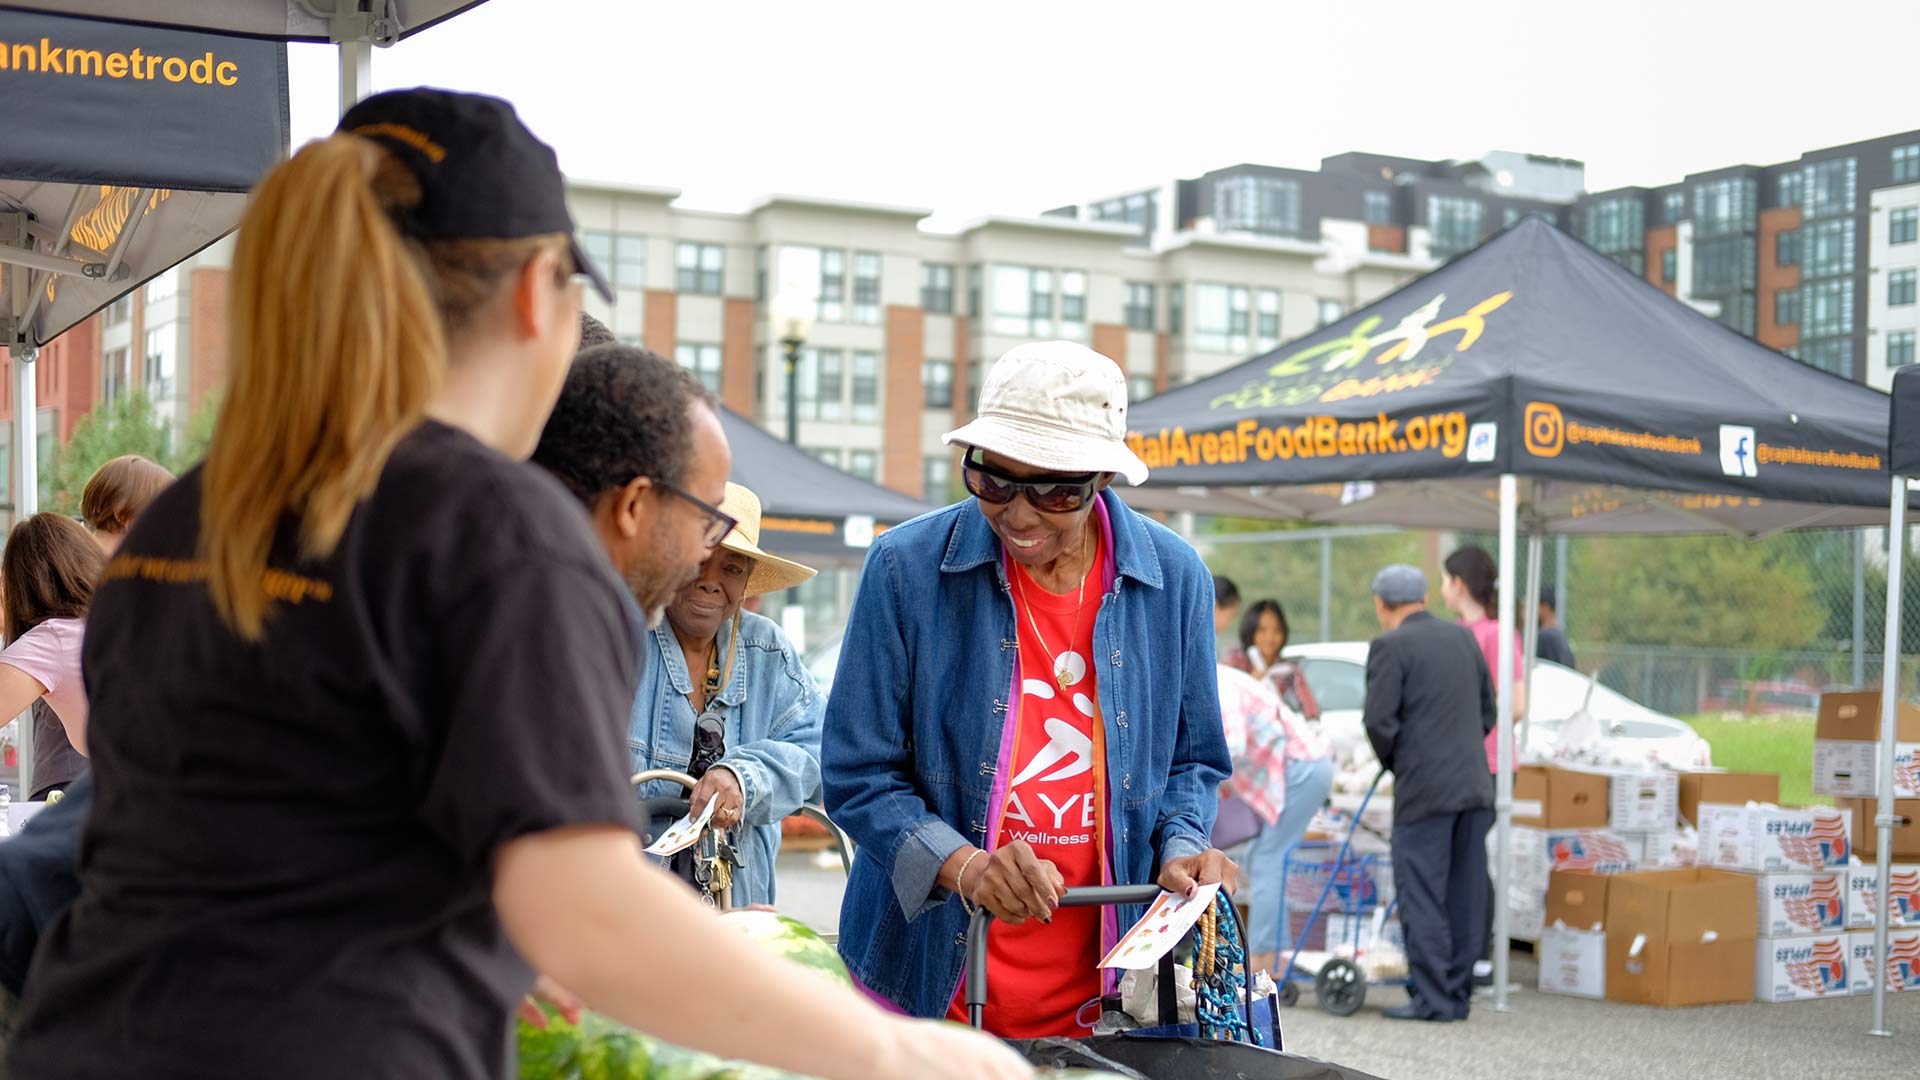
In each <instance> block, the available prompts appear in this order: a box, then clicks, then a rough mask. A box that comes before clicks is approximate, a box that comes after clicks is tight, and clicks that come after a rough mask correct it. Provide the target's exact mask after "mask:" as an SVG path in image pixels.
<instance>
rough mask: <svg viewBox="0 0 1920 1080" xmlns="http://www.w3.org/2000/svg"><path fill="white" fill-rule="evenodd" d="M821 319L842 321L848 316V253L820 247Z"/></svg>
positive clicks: (837, 249)
mask: <svg viewBox="0 0 1920 1080" xmlns="http://www.w3.org/2000/svg"><path fill="white" fill-rule="evenodd" d="M819 306H820V321H821V322H842V321H844V320H845V319H846V317H847V253H846V252H845V251H842V250H840V249H839V248H821V249H820V305H819Z"/></svg>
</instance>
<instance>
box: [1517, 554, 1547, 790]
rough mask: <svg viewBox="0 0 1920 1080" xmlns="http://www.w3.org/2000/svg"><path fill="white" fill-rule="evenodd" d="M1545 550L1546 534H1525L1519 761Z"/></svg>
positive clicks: (1529, 714)
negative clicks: (1524, 697) (1542, 560)
mask: <svg viewBox="0 0 1920 1080" xmlns="http://www.w3.org/2000/svg"><path fill="white" fill-rule="evenodd" d="M1545 550H1546V538H1545V537H1543V536H1541V535H1540V534H1539V533H1537V532H1535V533H1529V534H1528V535H1527V595H1526V601H1525V603H1526V606H1525V607H1523V608H1521V609H1520V622H1521V625H1523V626H1525V627H1526V628H1527V631H1526V634H1525V635H1524V636H1522V637H1521V639H1520V640H1521V644H1522V647H1521V649H1520V655H1521V656H1522V657H1524V658H1525V659H1526V664H1525V666H1524V670H1523V671H1522V672H1521V674H1520V679H1519V682H1520V685H1521V686H1522V687H1524V688H1525V689H1526V692H1527V693H1526V699H1525V701H1524V702H1522V704H1523V705H1525V708H1523V709H1521V710H1520V730H1519V733H1518V734H1516V735H1515V736H1514V753H1513V756H1514V760H1515V764H1518V763H1519V757H1520V748H1521V747H1524V746H1526V745H1527V722H1528V721H1530V720H1532V719H1533V662H1534V660H1535V658H1537V657H1538V656H1539V655H1540V559H1541V557H1542V555H1543V554H1544V553H1545Z"/></svg>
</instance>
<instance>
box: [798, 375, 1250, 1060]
mask: <svg viewBox="0 0 1920 1080" xmlns="http://www.w3.org/2000/svg"><path fill="white" fill-rule="evenodd" d="M1126 392H1127V386H1126V379H1125V376H1124V375H1122V373H1121V371H1120V369H1119V368H1118V366H1116V365H1115V364H1114V363H1113V361H1111V360H1109V359H1107V358H1106V357H1104V356H1101V355H1099V354H1098V353H1095V352H1093V351H1092V350H1090V349H1088V348H1086V347H1085V346H1081V345H1076V344H1072V343H1069V342H1048V343H1043V344H1030V345H1023V346H1020V347H1018V348H1015V349H1014V350H1012V351H1011V352H1009V353H1008V354H1007V355H1006V356H1004V357H1003V358H1001V360H1000V361H999V362H998V363H997V364H995V365H994V367H993V370H992V371H991V372H990V373H989V374H988V375H987V378H986V381H985V384H984V386H983V388H982V393H981V398H980V419H979V420H976V421H975V422H974V423H972V424H970V425H968V426H967V427H965V428H962V429H960V430H959V431H955V432H952V433H950V434H948V435H947V436H946V441H947V442H948V443H949V444H959V445H961V446H963V447H964V448H965V449H966V458H965V461H964V468H965V476H966V481H967V487H968V490H969V491H970V492H971V493H972V494H973V495H974V496H975V498H974V499H973V500H970V501H968V502H964V503H961V504H958V505H956V506H951V507H948V508H947V509H945V510H941V511H937V512H935V513H933V514H929V515H927V516H925V517H922V518H919V519H917V520H915V521H912V522H908V523H907V524H905V525H901V526H897V527H895V528H893V529H891V530H888V531H887V532H886V533H884V534H883V535H881V536H880V537H879V538H878V539H877V540H876V541H875V542H874V545H873V550H872V551H871V553H870V554H869V555H868V558H867V565H866V571H865V573H864V575H863V576H862V578H861V582H860V589H859V593H858V595H857V597H856V598H855V600H854V606H853V612H852V615H851V619H850V622H849V624H848V627H847V633H846V639H845V643H844V645H843V647H842V649H841V654H840V667H839V670H838V672H837V673H836V676H835V679H834V688H833V697H832V700H831V701H830V702H829V704H828V709H827V722H826V736H825V739H824V741H823V747H822V765H823V770H822V772H823V778H824V781H825V791H826V801H827V810H828V812H829V813H830V814H832V815H833V817H834V820H835V821H836V822H837V823H838V824H839V825H840V826H841V827H842V828H844V829H845V830H846V831H847V832H848V833H849V834H850V835H851V836H852V837H853V839H854V840H855V841H856V842H858V844H859V845H860V854H859V857H858V858H856V859H855V860H854V865H853V877H852V880H851V881H850V882H849V883H848V886H847V893H846V899H845V902H844V903H843V905H842V908H841V916H840V949H841V953H842V955H843V956H844V957H845V958H846V961H847V964H848V966H849V968H850V969H851V970H852V972H853V974H854V975H855V977H856V978H857V979H858V980H859V982H860V983H861V984H862V985H863V986H864V987H865V988H866V989H867V990H868V991H869V992H870V993H872V994H873V995H875V996H877V997H879V998H881V999H884V1000H886V1001H889V1002H891V1003H892V1004H893V1005H894V1006H895V1007H897V1008H899V1009H902V1010H904V1011H906V1012H908V1013H911V1014H913V1015H915V1016H922V1017H940V1016H949V1017H954V1016H958V1017H964V1009H962V1008H960V1007H959V1006H958V1004H957V1003H956V1000H955V998H956V991H957V989H958V987H959V985H960V979H961V968H962V964H963V960H964V951H965V950H964V946H965V941H966V930H967V921H968V917H969V913H970V912H971V911H972V910H973V909H974V908H976V907H984V908H986V909H987V910H989V911H991V912H992V913H993V914H994V915H995V916H996V918H997V920H998V922H997V924H996V926H995V928H994V931H993V933H992V934H991V935H990V937H989V940H988V946H989V953H988V961H987V963H988V968H989V973H990V975H989V988H990V995H989V996H990V1000H989V1002H988V1009H987V1016H986V1026H987V1029H988V1030H989V1031H992V1032H994V1033H995V1034H1000V1035H1005V1036H1009V1037H1020V1036H1029V1035H1051V1034H1062V1035H1074V1034H1084V1033H1085V1032H1086V1031H1087V1029H1088V1028H1089V1027H1090V1026H1091V1025H1092V1024H1093V1023H1094V1022H1095V1020H1096V1019H1097V1018H1098V1016H1099V1012H1100V1009H1099V999H1100V997H1101V996H1102V993H1103V991H1110V989H1111V987H1110V986H1109V985H1107V984H1105V983H1104V982H1103V980H1102V977H1101V975H1100V974H1099V970H1098V962H1099V959H1100V957H1101V955H1102V954H1103V953H1104V951H1105V949H1106V947H1107V946H1109V945H1111V943H1112V942H1113V940H1114V939H1115V938H1116V936H1117V931H1118V929H1119V928H1120V927H1121V926H1123V925H1127V924H1130V923H1131V922H1132V921H1133V920H1134V919H1135V918H1137V917H1138V914H1139V912H1138V911H1137V910H1135V911H1125V912H1118V913H1114V912H1107V913H1102V912H1100V911H1098V910H1097V909H1089V908H1071V907H1068V908H1063V907H1060V905H1059V901H1060V898H1061V897H1062V896H1063V895H1064V894H1065V893H1067V892H1069V891H1071V890H1072V889H1073V888H1074V887H1076V886H1083V885H1098V884H1101V883H1116V884H1146V883H1151V882H1158V883H1159V884H1161V885H1162V886H1163V887H1165V888H1168V889H1173V890H1177V891H1180V892H1183V893H1189V894H1190V893H1191V892H1192V890H1193V889H1195V888H1196V887H1197V886H1198V885H1203V884H1209V883H1212V882H1217V881H1223V880H1224V881H1225V883H1226V884H1227V885H1228V887H1229V888H1230V887H1231V886H1232V884H1233V877H1234V873H1235V871H1234V868H1233V865H1232V863H1230V862H1228V861H1227V859H1226V857H1225V856H1224V855H1222V854H1221V853H1220V852H1218V851H1215V850H1212V849H1211V848H1210V846H1209V842H1208V835H1209V833H1210V831H1211V829H1212V826H1213V817H1214V809H1215V805H1216V795H1215V791H1216V789H1217V788H1218V786H1219V784H1220V781H1221V780H1222V779H1223V778H1224V777H1225V776H1226V774H1227V772H1228V770H1229V769H1230V767H1231V766H1230V763H1229V758H1228V754H1227V747H1226V743H1225V738H1224V734H1223V732H1222V730H1221V725H1220V705H1219V696H1218V687H1217V684H1216V680H1215V677H1214V639H1213V628H1212V623H1211V619H1212V614H1213V581H1212V578H1211V576H1210V575H1209V574H1208V572H1207V570H1206V568H1205V567H1204V566H1203V565H1201V562H1200V558H1199V556H1198V555H1196V554H1195V553H1194V551H1193V549H1192V547H1190V546H1189V545H1188V544H1187V543H1186V542H1185V541H1183V540H1181V539H1180V538H1179V537H1177V536H1175V535H1174V534H1173V533H1172V532H1171V531H1169V530H1167V529H1166V528H1164V527H1162V526H1160V525H1158V524H1156V523H1154V522H1152V521H1149V520H1147V519H1145V518H1143V517H1140V516H1139V515H1136V514H1135V513H1133V512H1132V511H1130V510H1128V509H1127V507H1126V506H1125V505H1124V504H1122V503H1121V501H1120V500H1119V499H1118V498H1117V497H1115V495H1114V494H1113V493H1112V492H1111V491H1108V490H1106V489H1107V487H1108V485H1109V484H1110V483H1111V481H1112V479H1113V477H1114V476H1115V475H1116V474H1118V475H1121V476H1124V477H1125V478H1126V479H1127V480H1128V482H1129V483H1135V484H1137V483H1139V482H1141V481H1142V480H1144V479H1145V478H1146V466H1145V465H1144V464H1143V463H1142V462H1141V461H1140V459H1139V458H1138V457H1137V456H1136V455H1134V454H1133V452H1132V451H1130V450H1128V449H1127V447H1126V444H1125V441H1124V440H1125V436H1126V404H1127V402H1126Z"/></svg>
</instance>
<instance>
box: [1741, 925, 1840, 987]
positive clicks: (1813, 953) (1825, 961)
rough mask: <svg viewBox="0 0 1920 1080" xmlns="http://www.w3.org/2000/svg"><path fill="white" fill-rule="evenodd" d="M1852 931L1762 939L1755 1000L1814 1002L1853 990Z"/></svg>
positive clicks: (1757, 954)
mask: <svg viewBox="0 0 1920 1080" xmlns="http://www.w3.org/2000/svg"><path fill="white" fill-rule="evenodd" d="M1852 952H1853V940H1852V935H1851V934H1811V935H1806V936H1803V937H1787V938H1761V939H1760V941H1759V943H1758V945H1757V946H1756V948H1755V950H1754V960H1753V1000H1755V1001H1810V1000H1812V999H1814V998H1825V997H1844V996H1846V995H1847V994H1851V993H1852V992H1853V987H1852V984H1851V983H1850V982H1849V980H1848V975H1847V961H1848V959H1849V957H1850V956H1851V954H1852Z"/></svg>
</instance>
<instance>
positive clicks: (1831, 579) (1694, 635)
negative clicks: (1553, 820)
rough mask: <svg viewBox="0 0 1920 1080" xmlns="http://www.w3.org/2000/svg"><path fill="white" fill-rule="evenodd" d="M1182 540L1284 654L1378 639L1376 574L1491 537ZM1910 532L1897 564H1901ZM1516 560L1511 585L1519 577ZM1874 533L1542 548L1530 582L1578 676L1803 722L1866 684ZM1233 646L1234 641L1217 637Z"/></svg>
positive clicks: (1206, 529)
mask: <svg viewBox="0 0 1920 1080" xmlns="http://www.w3.org/2000/svg"><path fill="white" fill-rule="evenodd" d="M1219 528H1220V526H1219V525H1218V524H1214V525H1211V526H1210V525H1208V524H1206V523H1203V524H1202V525H1201V526H1200V528H1199V531H1198V532H1197V533H1196V534H1195V535H1194V537H1193V540H1194V543H1195V545H1196V546H1197V547H1198V548H1199V549H1200V553H1201V555H1202V556H1204V557H1205V558H1206V560H1207V562H1208V564H1209V566H1211V567H1212V569H1213V570H1214V572H1215V573H1219V574H1224V575H1226V576H1227V577H1230V578H1232V579H1233V580H1234V582H1235V583H1236V584H1237V585H1238V586H1239V588H1240V595H1241V597H1242V599H1243V600H1245V601H1247V602H1249V603H1250V602H1252V601H1255V600H1260V599H1267V598H1272V599H1275V600H1278V601H1279V602H1280V604H1281V606H1282V607H1283V608H1284V609H1285V610H1286V613H1287V618H1288V622H1289V624H1290V628H1291V631H1292V640H1293V641H1294V642H1308V641H1366V640H1370V639H1371V638H1373V637H1374V636H1375V635H1377V634H1378V633H1379V626H1378V624H1377V623H1376V622H1375V619H1374V613H1373V600H1372V596H1371V593H1370V592H1369V584H1370V582H1371V580H1372V577H1373V574H1374V573H1375V571H1377V570H1378V569H1379V568H1380V567H1382V566H1385V565H1386V564H1388V563H1392V562H1409V563H1413V564H1414V565H1416V566H1421V567H1423V568H1425V570H1426V571H1427V574H1428V577H1429V579H1430V580H1431V581H1432V582H1433V583H1434V591H1433V593H1432V595H1431V599H1432V601H1433V603H1434V605H1435V607H1436V608H1438V607H1440V606H1441V605H1440V603H1439V588H1438V586H1439V581H1440V564H1441V561H1442V560H1443V559H1444V558H1445V557H1446V556H1447V555H1448V554H1449V553H1450V552H1452V551H1453V550H1454V549H1455V548H1457V547H1459V546H1461V545H1464V544H1478V545H1480V546H1482V547H1485V548H1486V549H1487V550H1488V551H1490V552H1493V553H1495V555H1496V557H1497V555H1498V544H1497V541H1496V538H1494V537H1491V536H1485V535H1480V534H1473V533H1441V532H1418V531H1403V530H1391V529H1372V528H1365V529H1298V530H1287V529H1277V530H1276V529H1271V528H1265V529H1262V531H1240V532H1235V531H1217V530H1218V529H1219ZM1914 540H1915V536H1914V534H1912V533H1910V534H1909V538H1908V551H1909V555H1908V559H1909V562H1910V565H1911V561H1912V560H1913V559H1914V557H1915V555H1914V553H1915V551H1916V549H1915V547H1914ZM1526 548H1527V545H1526V543H1525V542H1524V541H1523V542H1522V544H1521V552H1520V556H1521V561H1520V564H1519V565H1518V566H1517V567H1516V568H1515V575H1514V580H1515V582H1516V583H1519V584H1520V585H1521V586H1524V582H1525V581H1526V578H1527V566H1526V554H1527V552H1526ZM1886 554H1887V546H1886V530H1885V529H1862V530H1835V531H1825V532H1797V533H1788V534H1784V535H1780V536H1774V537H1768V538H1765V539H1761V540H1745V539H1740V538H1735V537H1724V536H1674V537H1630V536H1623V537H1575V538H1548V539H1547V540H1546V541H1545V542H1544V543H1543V545H1542V563H1541V582H1542V585H1543V587H1544V590H1551V591H1552V592H1553V593H1554V594H1556V604H1557V607H1558V615H1559V619H1560V624H1561V627H1562V629H1563V630H1565V631H1566V634H1567V636H1568V638H1569V640H1570V641H1571V643H1572V645H1573V649H1574V654H1575V656H1576V658H1577V662H1578V666H1579V668H1580V670H1581V671H1583V672H1588V673H1597V674H1598V675H1599V676H1600V681H1601V682H1602V683H1604V684H1606V685H1608V686H1611V687H1613V688H1614V689H1616V690H1619V691H1620V692H1622V693H1624V694H1626V695H1627V696H1629V697H1632V698H1634V699H1635V700H1637V701H1639V702H1641V703H1642V704H1644V705H1647V706H1648V707H1650V708H1653V709H1655V710H1657V711H1660V712H1664V713H1667V714H1669V715H1673V716H1682V717H1684V716H1691V715H1697V714H1701V713H1717V712H1738V713H1747V714H1754V715H1770V714H1782V713H1811V712H1813V711H1814V708H1815V704H1816V702H1817V699H1818V695H1819V694H1820V693H1821V692H1822V691H1823V690H1828V689H1834V688H1850V687H1855V686H1877V685H1879V681H1880V672H1881V667H1882V656H1883V644H1884V631H1885V620H1886V614H1885V613H1886V600H1887V574H1886V565H1887V558H1886ZM1914 569H1915V571H1916V572H1909V573H1908V574H1907V575H1906V580H1907V586H1906V590H1905V592H1906V595H1905V600H1904V603H1903V606H1902V613H1903V619H1902V623H1903V627H1902V633H1901V652H1902V655H1903V659H1902V661H1901V673H1902V680H1901V685H1902V686H1903V687H1905V688H1906V691H1905V692H1906V694H1907V695H1908V696H1920V566H1916V567H1915V568H1914ZM1230 636H1231V631H1230Z"/></svg>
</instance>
